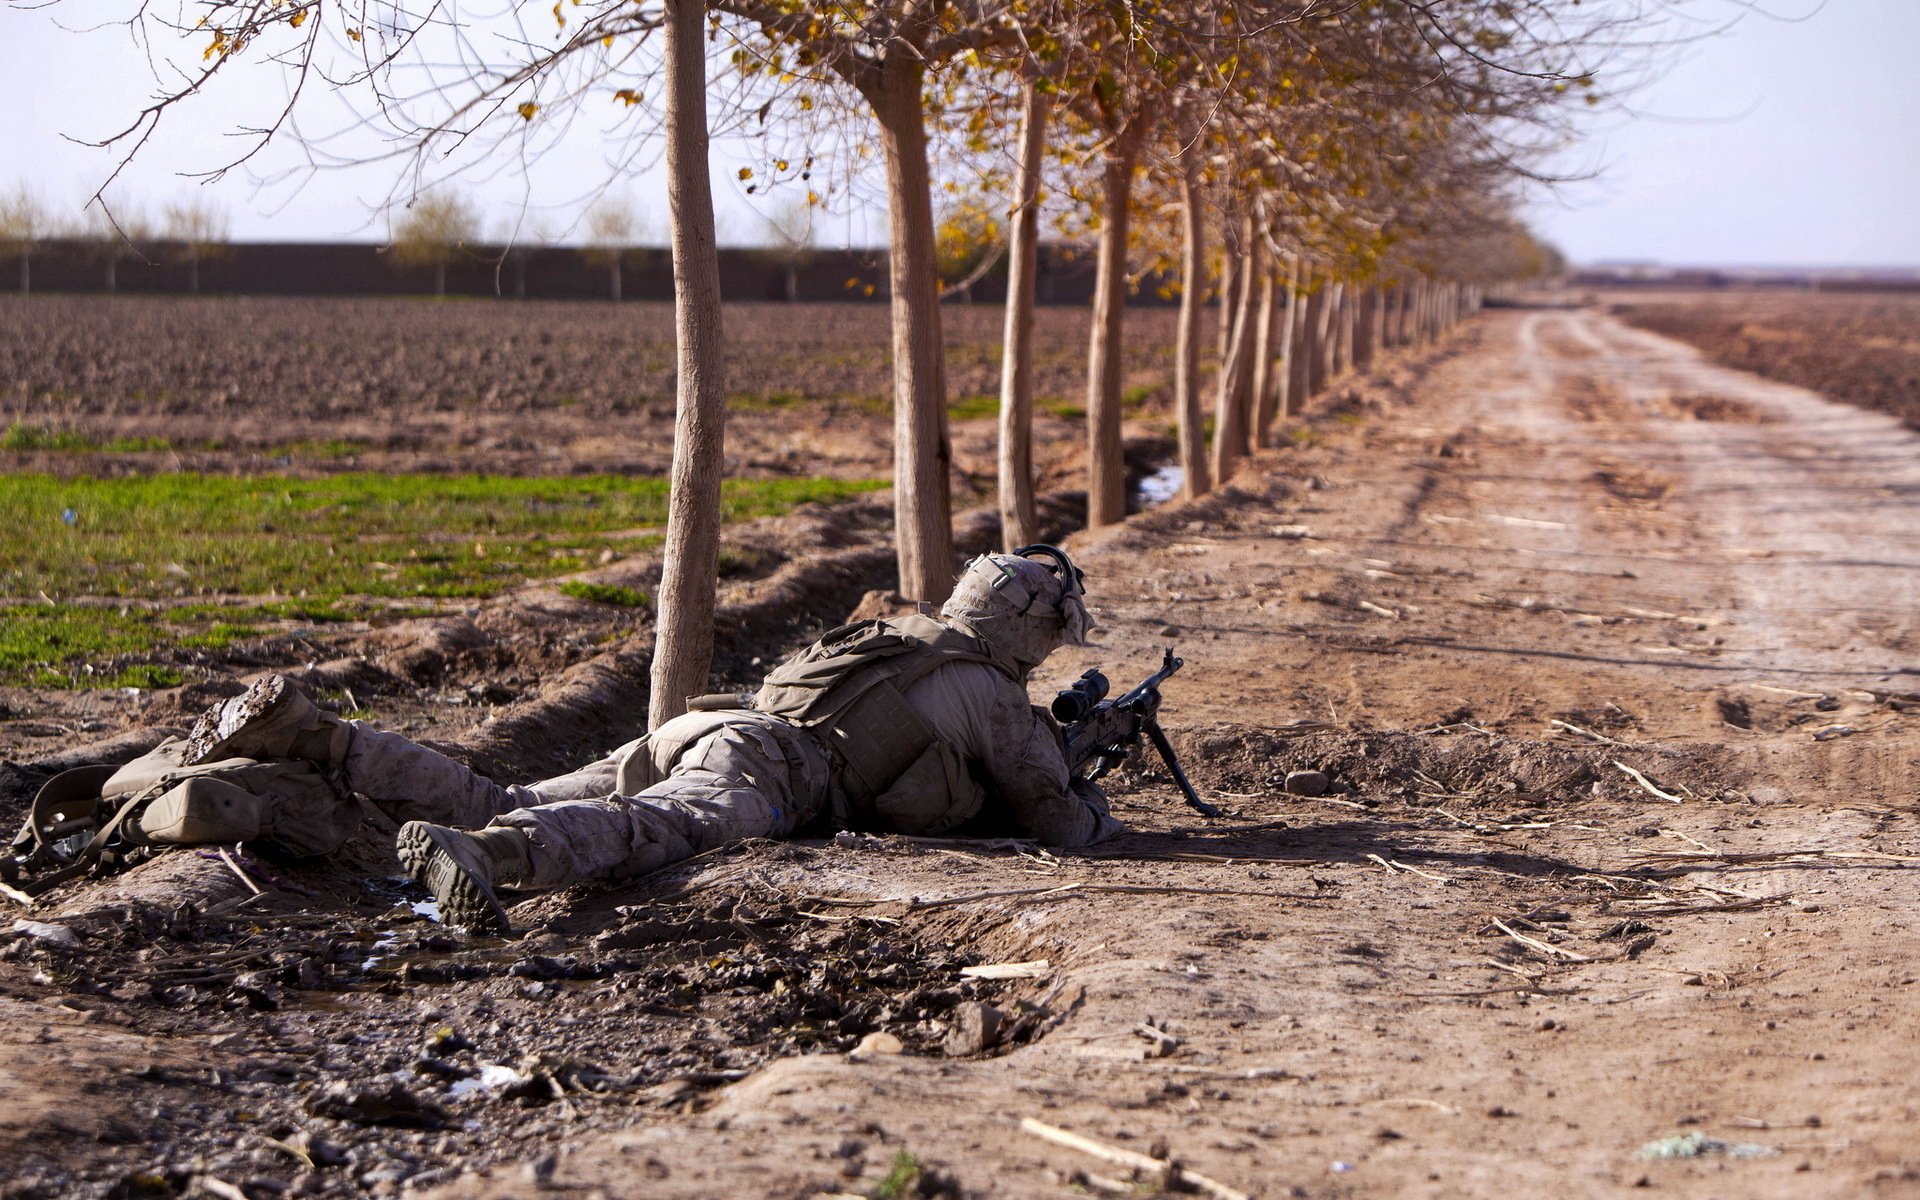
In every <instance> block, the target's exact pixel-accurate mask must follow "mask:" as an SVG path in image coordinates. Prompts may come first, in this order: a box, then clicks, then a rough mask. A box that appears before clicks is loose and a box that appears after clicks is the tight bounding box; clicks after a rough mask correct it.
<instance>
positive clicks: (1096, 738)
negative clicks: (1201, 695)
mask: <svg viewBox="0 0 1920 1200" xmlns="http://www.w3.org/2000/svg"><path fill="white" fill-rule="evenodd" d="M1182 661H1183V660H1181V659H1178V658H1175V657H1174V656H1173V647H1172V646H1168V647H1167V653H1166V657H1165V658H1164V659H1162V660H1161V663H1160V669H1159V670H1158V671H1155V672H1154V673H1153V674H1151V675H1149V676H1147V678H1146V679H1145V680H1144V681H1143V682H1142V683H1141V684H1140V685H1139V686H1138V687H1136V688H1134V689H1133V690H1132V691H1130V692H1128V693H1127V694H1126V695H1124V696H1122V697H1120V698H1119V699H1118V700H1109V699H1107V692H1108V690H1109V689H1108V684H1107V677H1106V676H1105V675H1103V674H1101V672H1100V671H1099V669H1098V668H1089V669H1088V670H1087V672H1086V673H1085V674H1083V675H1081V676H1080V678H1079V679H1077V680H1075V681H1074V683H1073V686H1071V687H1066V688H1062V689H1061V690H1060V694H1059V695H1057V696H1055V697H1054V698H1053V707H1052V712H1053V719H1054V720H1056V721H1058V722H1060V725H1061V727H1062V729H1063V730H1064V731H1065V733H1066V739H1067V773H1068V774H1069V775H1072V776H1075V777H1077V778H1081V779H1086V780H1088V781H1093V780H1097V779H1099V778H1100V777H1101V776H1102V775H1105V774H1106V773H1107V772H1108V771H1111V770H1113V769H1114V768H1115V767H1117V766H1119V765H1120V764H1121V763H1123V762H1125V761H1126V759H1127V755H1128V754H1129V753H1131V752H1132V751H1133V750H1134V749H1135V748H1137V747H1138V746H1139V745H1140V735H1141V734H1145V735H1146V736H1147V738H1148V740H1150V741H1151V742H1152V743H1153V748H1154V749H1155V750H1158V751H1159V752H1160V758H1161V760H1162V761H1163V762H1165V763H1166V764H1167V770H1168V771H1169V772H1171V773H1172V774H1173V781H1174V782H1175V783H1177V784H1179V785H1180V794H1181V795H1182V796H1184V797H1186V801H1187V803H1188V804H1190V805H1192V806H1193V807H1194V808H1195V809H1197V810H1199V811H1200V812H1202V813H1204V814H1206V815H1207V816H1209V817H1217V816H1219V815H1220V810H1219V809H1217V808H1215V807H1214V806H1213V805H1211V804H1208V803H1207V802H1206V801H1205V800H1202V799H1201V798H1200V797H1199V795H1198V794H1197V793H1196V792H1195V791H1194V790H1193V785H1192V784H1191V783H1189V782H1187V773H1186V772H1185V771H1183V770H1181V769H1180V760H1179V759H1178V758H1176V757H1175V756H1174V753H1173V743H1171V742H1169V741H1168V740H1167V735H1166V731H1165V730H1163V729H1161V728H1160V685H1161V684H1162V683H1164V682H1166V680H1167V677H1168V676H1170V675H1172V674H1173V673H1174V672H1175V671H1178V670H1179V669H1180V667H1181V664H1182Z"/></svg>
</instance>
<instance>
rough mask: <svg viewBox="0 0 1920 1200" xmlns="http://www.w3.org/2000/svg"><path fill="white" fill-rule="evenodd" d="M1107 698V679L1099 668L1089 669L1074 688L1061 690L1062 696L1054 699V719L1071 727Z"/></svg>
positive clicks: (1075, 683) (1074, 683)
mask: <svg viewBox="0 0 1920 1200" xmlns="http://www.w3.org/2000/svg"><path fill="white" fill-rule="evenodd" d="M1106 698H1107V677H1106V676H1105V675H1102V674H1101V673H1100V671H1099V669H1098V668H1096V667H1089V668H1087V672H1086V674H1084V675H1082V676H1080V678H1078V679H1076V680H1074V682H1073V686H1072V687H1065V688H1061V689H1060V694H1059V695H1057V696H1055V697H1054V698H1053V708H1052V712H1053V719H1054V720H1056V721H1058V722H1060V723H1061V724H1062V725H1071V724H1073V723H1074V722H1075V721H1078V720H1081V719H1083V718H1084V717H1085V716H1086V715H1087V714H1088V713H1090V712H1092V711H1093V706H1094V705H1096V704H1098V703H1100V702H1101V701H1102V700H1105V699H1106Z"/></svg>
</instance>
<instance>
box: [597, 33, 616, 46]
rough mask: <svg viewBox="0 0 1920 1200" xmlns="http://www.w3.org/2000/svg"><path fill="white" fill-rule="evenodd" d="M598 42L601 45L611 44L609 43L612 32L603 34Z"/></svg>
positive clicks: (611, 38)
mask: <svg viewBox="0 0 1920 1200" xmlns="http://www.w3.org/2000/svg"><path fill="white" fill-rule="evenodd" d="M600 44H601V45H602V46H611V45H613V35H612V34H608V35H607V36H605V37H603V38H601V39H600Z"/></svg>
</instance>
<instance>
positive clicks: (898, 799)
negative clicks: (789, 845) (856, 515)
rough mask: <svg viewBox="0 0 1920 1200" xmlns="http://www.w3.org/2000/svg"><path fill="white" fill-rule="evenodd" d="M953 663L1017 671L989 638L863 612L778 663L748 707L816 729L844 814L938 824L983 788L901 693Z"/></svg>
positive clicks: (979, 797) (965, 812)
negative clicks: (864, 616)
mask: <svg viewBox="0 0 1920 1200" xmlns="http://www.w3.org/2000/svg"><path fill="white" fill-rule="evenodd" d="M956 662H976V663H984V664H986V665H988V666H991V667H993V668H994V669H996V670H998V671H1000V672H1002V673H1003V674H1005V675H1007V677H1008V678H1010V679H1012V678H1014V674H1013V672H1012V671H1011V670H1009V669H1008V667H1007V665H1006V664H1004V663H1002V662H1000V661H998V660H997V659H996V658H995V657H994V656H993V654H992V652H991V650H990V649H989V648H988V646H987V645H986V643H984V642H982V641H981V640H980V639H978V638H976V637H973V636H972V635H970V634H968V633H966V632H964V631H962V630H960V629H956V628H954V627H953V626H951V625H947V624H944V623H943V622H940V621H936V620H934V619H933V618H932V617H926V616H911V617H900V618H894V619H890V620H878V621H860V622H856V623H854V624H852V625H842V626H841V627H840V628H838V629H834V630H831V631H829V632H828V633H827V634H826V635H825V636H823V637H822V638H821V639H820V640H819V641H817V642H815V643H814V644H813V645H811V646H809V647H807V648H806V649H805V650H803V651H801V652H800V653H799V654H797V655H795V656H794V657H792V658H790V659H788V660H787V661H786V662H784V663H781V664H780V666H778V667H777V668H775V669H774V671H773V673H772V674H770V675H768V676H767V678H766V681H765V682H764V683H762V684H761V686H760V691H759V693H758V694H757V695H756V696H755V697H754V702H753V707H754V710H755V711H756V712H762V713H766V714H768V715H770V716H776V717H779V718H781V719H782V720H785V721H787V722H789V723H791V724H793V725H797V726H799V727H801V728H803V729H810V730H812V731H813V732H814V733H815V734H816V735H817V736H818V737H819V738H820V740H821V742H822V744H823V745H825V746H826V748H827V751H828V753H829V755H830V756H831V757H832V760H833V768H834V769H833V797H832V799H833V805H834V809H835V815H836V817H838V818H839V819H840V820H841V821H842V822H843V823H846V824H853V825H876V826H878V827H880V828H884V829H888V830H891V831H893V832H898V833H938V832H942V831H944V830H946V829H950V828H952V827H953V826H955V825H958V824H959V823H960V822H961V821H964V820H966V819H967V818H968V817H970V816H972V815H973V814H974V812H976V811H978V810H979V808H980V805H981V803H982V801H983V799H984V792H983V791H982V789H981V788H980V786H979V784H978V783H977V782H976V781H974V780H973V779H972V777H971V776H970V774H969V773H968V771H967V768H966V764H965V763H964V762H963V761H961V759H960V756H959V754H958V752H957V751H956V750H955V749H954V748H953V747H951V746H947V745H945V744H944V743H942V742H940V741H939V740H938V738H936V737H935V735H934V732H933V730H932V729H931V728H929V727H928V725H927V723H926V722H925V721H924V720H923V719H922V718H921V717H920V715H919V714H918V713H916V712H914V711H913V709H912V707H911V706H909V705H908V704H907V702H906V699H905V696H904V695H903V693H904V692H905V690H906V689H907V688H908V687H910V686H911V685H912V684H914V683H915V682H917V681H918V680H920V679H922V678H924V677H925V676H927V675H929V674H931V673H932V672H933V671H935V670H937V669H938V668H940V667H943V666H946V665H947V664H948V663H956Z"/></svg>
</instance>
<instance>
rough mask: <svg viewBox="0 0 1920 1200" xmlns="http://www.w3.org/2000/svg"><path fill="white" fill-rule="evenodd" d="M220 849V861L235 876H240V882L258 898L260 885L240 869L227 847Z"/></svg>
mask: <svg viewBox="0 0 1920 1200" xmlns="http://www.w3.org/2000/svg"><path fill="white" fill-rule="evenodd" d="M219 849H220V861H221V862H223V863H225V864H227V867H228V868H229V869H230V870H232V872H233V873H234V874H235V875H238V876H239V877H240V882H241V883H244V884H246V885H247V890H248V891H250V892H252V893H253V894H254V895H256V896H258V895H259V894H260V885H259V884H257V883H255V882H254V881H253V877H252V876H251V875H248V874H247V873H246V872H245V871H242V870H241V869H240V864H239V863H237V862H235V861H233V855H231V854H229V853H227V848H226V847H225V846H221V847H220V848H219Z"/></svg>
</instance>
